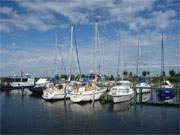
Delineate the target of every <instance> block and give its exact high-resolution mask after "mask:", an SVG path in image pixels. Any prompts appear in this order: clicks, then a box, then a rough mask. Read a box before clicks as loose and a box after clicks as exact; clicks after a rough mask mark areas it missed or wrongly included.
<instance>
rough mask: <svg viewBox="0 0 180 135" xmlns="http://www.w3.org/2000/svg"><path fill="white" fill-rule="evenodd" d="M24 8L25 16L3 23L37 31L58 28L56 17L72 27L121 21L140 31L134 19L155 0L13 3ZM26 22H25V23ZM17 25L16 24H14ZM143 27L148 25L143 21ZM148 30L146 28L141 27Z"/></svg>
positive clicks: (4, 8)
mask: <svg viewBox="0 0 180 135" xmlns="http://www.w3.org/2000/svg"><path fill="white" fill-rule="evenodd" d="M13 1H15V2H17V3H18V4H19V5H20V7H23V8H24V9H25V10H26V11H27V12H26V14H15V16H16V17H15V16H13V17H12V18H11V19H9V18H8V19H3V22H6V23H10V26H11V27H10V26H9V25H7V26H9V29H10V28H13V27H17V28H22V29H23V30H26V29H28V28H32V27H34V28H35V29H38V30H48V29H51V28H53V27H52V26H51V24H56V25H58V24H59V23H60V22H61V21H62V20H60V21H59V20H58V19H57V18H56V17H55V16H54V13H56V14H58V15H62V16H64V17H66V18H67V19H68V20H69V21H70V22H71V23H91V22H92V21H93V22H94V21H95V20H96V19H97V18H98V19H100V20H103V21H109V22H111V21H119V22H124V23H125V24H126V23H127V24H128V25H129V27H130V29H135V30H137V29H138V27H137V26H138V25H137V24H136V22H134V23H132V22H133V21H134V18H135V17H134V15H135V14H136V13H138V12H140V11H143V10H145V9H147V10H148V9H150V8H152V4H153V3H154V2H155V0H136V1H134V0H89V1H85V0H72V1H65V0H62V1H50V0H47V1H43V0H35V1H25V0H13ZM5 11H6V12H7V11H8V12H12V9H10V8H6V7H3V12H5ZM42 16H44V18H42ZM21 18H22V19H21ZM22 20H24V21H25V22H24V23H23V21H22ZM13 21H14V23H13ZM144 23H146V25H147V22H145V21H144ZM46 25H47V26H46ZM142 25H144V26H145V24H142Z"/></svg>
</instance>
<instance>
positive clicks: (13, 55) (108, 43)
mask: <svg viewBox="0 0 180 135" xmlns="http://www.w3.org/2000/svg"><path fill="white" fill-rule="evenodd" d="M120 35H121V37H120V41H121V43H120V45H121V46H123V52H121V55H122V56H123V57H122V58H121V61H120V73H122V72H123V70H128V71H132V72H134V73H135V68H136V61H137V39H138V36H135V35H132V34H131V33H130V32H125V31H121V32H120ZM160 37H161V35H160V33H157V32H153V33H148V32H147V33H146V34H143V35H141V36H140V47H141V58H140V59H141V64H140V70H141V71H142V70H149V71H150V72H151V74H156V73H158V72H160V48H161V38H160ZM171 40H172V39H171V37H169V36H168V35H165V39H164V43H165V67H166V70H169V69H171V68H174V69H175V70H176V69H177V70H178V68H179V67H180V65H179V64H178V63H179V61H178V59H177V57H179V56H178V55H179V50H178V49H177V48H176V47H173V46H170V45H169V44H168V43H169V41H171ZM176 40H177V39H176ZM100 41H101V45H102V46H103V48H104V57H103V59H104V73H106V74H109V73H112V74H116V71H117V56H118V45H119V37H118V38H117V39H113V40H112V39H108V38H106V37H104V36H101V38H100ZM44 42H46V41H44ZM15 44H16V43H14V42H13V43H12V44H10V45H9V47H8V48H4V50H2V51H0V55H1V58H2V60H1V75H2V74H3V75H12V74H13V73H12V72H14V73H18V72H19V71H21V70H23V71H24V72H27V73H29V74H31V75H33V76H41V75H47V74H48V75H49V76H53V75H54V71H55V66H57V65H58V71H59V73H64V70H63V67H62V61H60V60H61V59H60V58H58V59H57V60H58V62H57V63H56V62H55V48H53V47H52V48H46V47H29V46H26V47H23V48H18V46H14V45H15ZM68 46H69V44H68V45H66V44H61V51H60V53H61V55H62V56H63V59H64V62H65V65H66V69H67V73H69V67H70V61H71V60H72V61H73V67H72V68H73V73H78V69H77V62H76V57H75V50H74V56H73V58H70V57H69V47H68ZM12 47H13V48H12ZM92 49H93V45H92V46H90V47H80V46H78V51H79V59H80V65H81V69H82V72H83V73H90V71H92V70H94V66H95V67H96V71H98V70H97V65H98V64H99V61H98V59H96V60H95V61H96V65H94V64H95V62H94V57H93V53H92ZM12 63H13V64H12Z"/></svg>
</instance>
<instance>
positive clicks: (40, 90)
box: [29, 87, 45, 94]
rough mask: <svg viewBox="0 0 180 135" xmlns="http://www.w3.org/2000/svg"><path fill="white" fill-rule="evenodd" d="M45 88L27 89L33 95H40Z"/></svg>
mask: <svg viewBox="0 0 180 135" xmlns="http://www.w3.org/2000/svg"><path fill="white" fill-rule="evenodd" d="M44 89H45V87H33V88H31V89H29V90H30V91H31V92H32V93H34V94H42V93H43V90H44Z"/></svg>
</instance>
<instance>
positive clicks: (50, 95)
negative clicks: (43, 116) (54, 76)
mask: <svg viewBox="0 0 180 135" xmlns="http://www.w3.org/2000/svg"><path fill="white" fill-rule="evenodd" d="M69 97H70V93H69V92H68V91H66V84H65V83H64V84H56V85H51V86H50V87H47V88H46V90H44V91H43V95H42V98H43V99H45V100H53V99H56V100H57V99H64V98H69Z"/></svg>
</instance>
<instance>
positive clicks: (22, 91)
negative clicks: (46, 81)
mask: <svg viewBox="0 0 180 135" xmlns="http://www.w3.org/2000/svg"><path fill="white" fill-rule="evenodd" d="M21 94H22V96H24V87H22V88H21Z"/></svg>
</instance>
